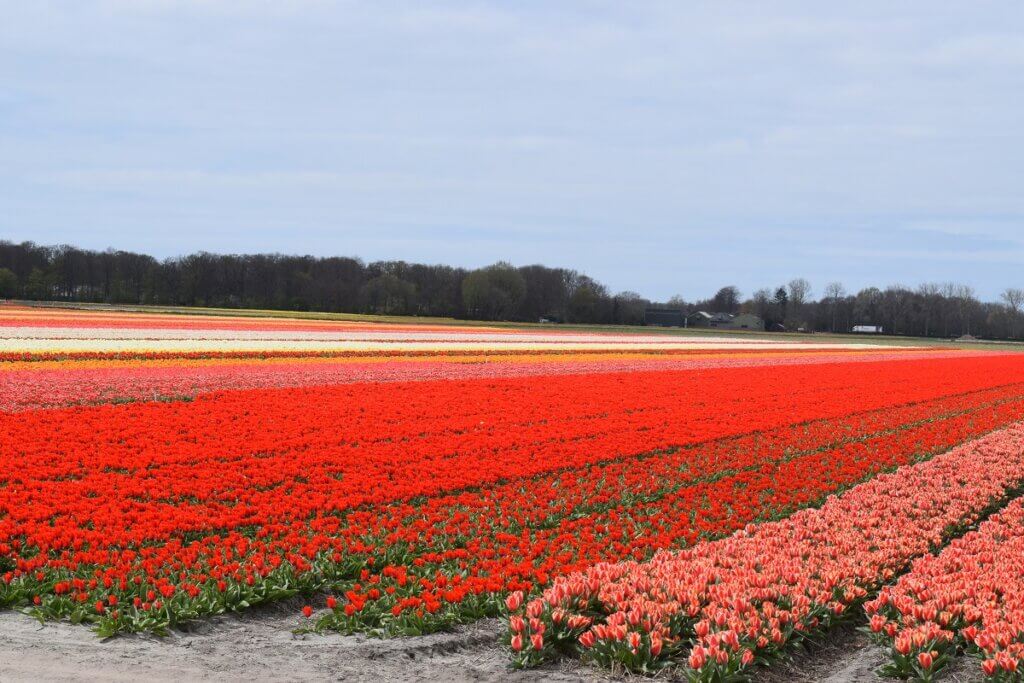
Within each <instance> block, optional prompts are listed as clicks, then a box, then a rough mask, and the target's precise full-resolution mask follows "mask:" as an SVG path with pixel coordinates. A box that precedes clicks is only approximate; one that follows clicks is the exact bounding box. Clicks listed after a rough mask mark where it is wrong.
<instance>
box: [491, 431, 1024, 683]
mask: <svg viewBox="0 0 1024 683" xmlns="http://www.w3.org/2000/svg"><path fill="white" fill-rule="evenodd" d="M1022 485H1024V425H1014V426H1012V427H1010V428H1008V429H1006V430H1003V431H1000V432H997V433H994V434H991V435H989V436H987V437H984V438H982V439H979V440H977V441H974V442H971V443H969V444H966V445H964V446H961V447H958V448H956V449H954V450H952V451H950V452H948V453H945V454H942V455H939V456H937V457H935V458H933V459H931V460H929V461H927V462H923V463H919V464H916V465H913V466H907V467H902V468H900V469H899V470H897V471H896V472H895V473H893V474H885V475H880V476H878V477H876V478H874V479H872V480H870V481H868V482H866V483H864V484H861V485H859V486H857V487H855V488H853V489H851V490H850V491H848V492H847V493H845V494H844V495H842V496H839V497H835V498H831V499H829V500H828V502H826V503H825V505H823V506H822V507H821V508H817V509H808V510H804V511H801V512H798V513H796V514H794V515H792V516H791V517H789V518H787V519H785V520H781V521H777V522H771V523H766V524H762V525H759V526H749V527H747V528H746V529H745V530H742V531H739V532H737V533H736V534H734V535H733V536H730V537H728V538H726V539H722V540H719V541H714V542H709V543H703V544H700V545H698V546H696V547H694V548H692V549H688V550H683V551H680V552H662V553H659V554H657V555H655V557H654V558H653V559H651V560H650V561H648V562H643V563H637V562H622V563H615V564H600V565H596V566H595V567H593V568H591V569H588V570H586V571H584V572H581V573H576V574H572V575H568V576H565V577H560V578H558V579H556V580H555V581H554V583H553V584H552V586H550V587H549V588H548V589H546V590H545V591H544V592H543V594H542V595H541V596H540V597H538V598H536V599H533V600H530V601H528V602H526V603H525V604H523V601H522V596H521V594H519V593H516V594H513V595H512V596H510V597H509V601H508V607H509V609H510V610H511V612H512V616H511V618H510V621H509V629H510V632H509V637H510V644H511V648H512V650H513V652H514V656H515V659H516V661H517V662H518V663H519V664H521V665H528V664H535V663H538V662H540V661H544V660H547V659H551V658H555V657H559V656H564V655H580V656H583V657H586V658H589V659H591V660H594V661H596V662H598V663H601V664H606V665H611V664H613V663H615V664H619V665H622V666H624V667H626V668H629V669H633V670H639V671H655V670H658V669H660V668H662V667H664V666H666V665H667V664H670V663H674V662H685V663H686V665H687V666H688V671H689V675H690V677H691V678H692V679H693V680H704V681H723V680H728V679H730V678H731V677H736V676H742V675H743V674H744V673H746V671H747V670H748V669H749V667H750V666H752V665H753V664H754V663H755V662H756V661H758V660H759V659H761V658H764V657H768V656H771V655H773V654H775V653H777V652H778V651H779V650H780V649H781V648H783V647H784V646H785V645H786V644H787V643H789V642H790V641H793V640H794V639H800V638H801V637H804V636H806V635H807V634H809V633H812V632H814V631H818V630H821V629H824V628H827V627H828V626H829V625H831V624H832V623H833V622H835V621H836V620H840V619H844V618H845V617H846V616H847V615H848V614H849V612H850V611H851V608H853V607H854V606H856V605H858V604H859V603H861V602H862V601H864V600H865V599H866V598H867V597H868V596H870V595H871V594H872V593H873V592H875V591H876V590H878V589H879V588H880V587H881V586H882V585H883V584H885V583H887V582H889V581H890V580H891V579H892V578H893V577H894V576H895V575H896V574H897V573H898V572H900V571H902V570H903V569H904V568H905V567H907V565H908V564H909V563H910V562H911V561H912V560H913V559H914V558H916V557H919V556H921V555H924V554H926V553H928V552H930V551H931V550H933V549H934V548H936V547H938V546H941V545H942V544H943V543H944V542H945V541H946V539H947V538H948V537H949V536H950V535H954V534H956V533H958V531H959V530H961V529H963V528H965V527H966V526H967V525H970V524H972V523H973V522H975V521H976V520H977V519H979V518H980V517H981V516H983V515H985V514H986V513H987V512H989V511H991V510H992V509H994V508H995V507H998V506H1000V505H1001V504H1003V503H1004V502H1005V500H1006V499H1007V497H1008V496H1011V495H1013V494H1014V493H1015V492H1016V491H1017V490H1018V489H1019V488H1020V487H1021V486H1022Z"/></svg>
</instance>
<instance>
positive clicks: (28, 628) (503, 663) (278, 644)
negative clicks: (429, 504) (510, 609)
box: [0, 602, 603, 683]
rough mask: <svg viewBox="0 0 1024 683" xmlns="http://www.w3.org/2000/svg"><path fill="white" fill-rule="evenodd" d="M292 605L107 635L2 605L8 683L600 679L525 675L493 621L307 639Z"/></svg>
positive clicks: (593, 674) (554, 671) (1, 650)
mask: <svg viewBox="0 0 1024 683" xmlns="http://www.w3.org/2000/svg"><path fill="white" fill-rule="evenodd" d="M298 610H299V607H298V606H296V605H294V604H290V603H289V602H286V603H284V604H280V605H273V606H268V607H263V608H259V609H253V610H249V611H247V612H245V613H242V614H238V615H227V616H223V617H216V618H212V619H207V620H204V621H202V622H200V623H198V624H195V625H193V626H192V627H191V628H190V629H189V630H188V631H176V632H174V633H172V634H171V635H169V636H167V637H164V638H158V637H154V636H134V635H133V636H121V637H117V638H111V639H109V640H106V641H103V640H100V639H99V638H97V637H96V635H95V634H94V633H93V632H92V631H90V630H89V629H88V628H86V627H83V626H76V625H72V624H69V623H66V622H57V623H47V624H46V625H45V626H42V625H40V624H39V622H38V621H35V620H33V619H32V618H30V617H27V616H25V615H23V614H20V613H16V612H0V681H4V682H6V681H22V680H31V681H70V680H74V681H88V680H103V681H137V680H152V681H172V680H173V681H183V680H189V681H191V680H199V681H202V680H217V681H246V682H250V683H251V682H254V681H269V680H273V681H300V680H301V681H308V680H345V681H407V680H443V681H506V680H511V681H541V680H544V681H560V682H564V683H570V682H575V681H593V680H595V679H599V678H602V677H603V676H602V674H601V672H598V671H596V670H585V669H582V668H581V667H580V666H579V665H575V664H571V665H569V664H567V665H566V666H565V667H564V668H551V669H547V670H540V671H530V672H516V671H512V670H511V669H509V667H508V658H507V656H506V654H505V652H504V650H503V649H502V647H501V645H500V643H499V634H500V632H501V626H500V625H499V623H498V622H497V620H484V621H480V622H477V623H475V624H472V625H469V626H466V627H463V628H461V629H459V630H457V631H455V632H452V633H440V634H434V635H429V636H420V637H416V638H395V639H389V640H380V639H374V638H365V637H362V636H341V635H337V634H326V635H304V636H297V635H293V634H292V633H291V630H292V629H293V628H295V627H296V626H297V625H298V623H299V621H300V619H301V617H297V616H296V615H297V614H298Z"/></svg>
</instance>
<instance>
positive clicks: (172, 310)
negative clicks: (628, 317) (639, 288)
mask: <svg viewBox="0 0 1024 683" xmlns="http://www.w3.org/2000/svg"><path fill="white" fill-rule="evenodd" d="M16 303H17V304H19V305H24V306H30V307H40V308H66V309H77V310H88V311H97V312H100V311H110V312H126V313H130V312H137V313H165V314H169V315H194V316H221V317H241V318H264V319H266V318H274V319H295V320H322V321H338V322H355V323H380V324H396V325H444V326H453V327H471V328H472V327H489V328H500V329H520V330H536V331H551V330H577V331H586V332H599V333H600V332H610V333H616V334H648V335H649V334H657V335H673V336H683V337H694V336H698V337H706V336H711V337H739V338H744V339H770V340H777V341H789V342H811V341H813V342H814V343H816V344H850V343H856V344H872V345H884V346H935V347H941V348H960V349H972V348H973V349H977V348H992V347H993V345H995V346H996V347H997V348H999V349H1001V350H1013V351H1022V350H1024V343H1022V342H986V341H977V342H955V341H950V340H948V339H938V338H932V337H904V336H890V335H877V336H876V335H863V334H852V333H850V334H839V333H836V334H832V333H829V332H816V333H814V334H799V333H793V332H754V331H749V330H717V329H706V328H675V327H672V328H666V327H653V326H651V327H646V326H645V327H634V326H625V325H586V324H573V323H559V324H552V323H528V322H502V321H481V320H460V319H457V318H440V317H427V316H402V315H369V314H360V313H324V312H316V311H279V310H264V309H244V308H206V307H192V306H145V305H127V304H115V305H111V304H84V303H74V302H32V301H19V302H16Z"/></svg>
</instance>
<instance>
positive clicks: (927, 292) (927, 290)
mask: <svg viewBox="0 0 1024 683" xmlns="http://www.w3.org/2000/svg"><path fill="white" fill-rule="evenodd" d="M917 295H918V296H919V297H921V311H922V312H923V313H924V336H926V337H927V336H929V333H930V331H931V324H932V318H933V317H934V316H935V315H936V314H937V313H938V312H939V311H938V309H939V306H940V305H941V304H942V293H941V291H940V288H939V285H937V284H935V283H934V282H926V283H924V284H923V285H920V286H919V287H918V288H917Z"/></svg>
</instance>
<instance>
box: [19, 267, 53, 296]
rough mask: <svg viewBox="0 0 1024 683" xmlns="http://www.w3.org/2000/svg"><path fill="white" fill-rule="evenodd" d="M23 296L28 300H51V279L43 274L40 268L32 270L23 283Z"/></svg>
mask: <svg viewBox="0 0 1024 683" xmlns="http://www.w3.org/2000/svg"><path fill="white" fill-rule="evenodd" d="M25 296H27V297H28V298H29V299H40V300H47V299H52V298H53V278H51V277H50V276H48V275H47V274H46V273H45V272H43V269H42V268H33V269H32V272H31V273H29V274H28V282H26V283H25Z"/></svg>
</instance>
